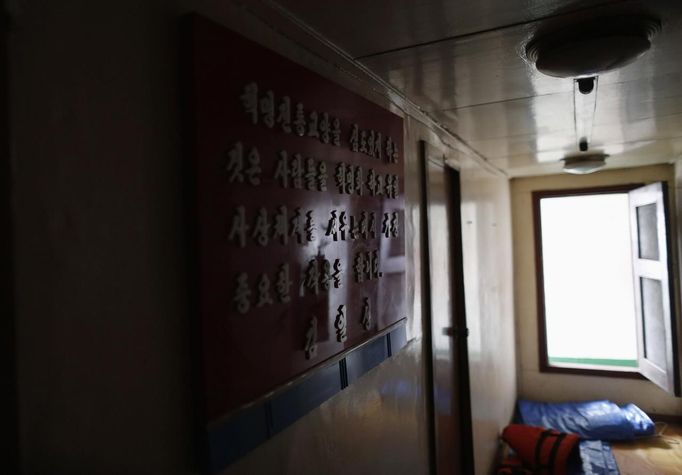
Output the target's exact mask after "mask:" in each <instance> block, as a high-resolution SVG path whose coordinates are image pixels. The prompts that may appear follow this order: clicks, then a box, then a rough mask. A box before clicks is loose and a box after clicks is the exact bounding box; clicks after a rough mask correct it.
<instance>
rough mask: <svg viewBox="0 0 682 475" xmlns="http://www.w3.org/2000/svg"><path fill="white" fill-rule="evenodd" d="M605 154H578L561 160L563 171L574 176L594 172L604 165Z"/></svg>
mask: <svg viewBox="0 0 682 475" xmlns="http://www.w3.org/2000/svg"><path fill="white" fill-rule="evenodd" d="M607 157H608V155H607V154H605V153H601V152H595V153H580V154H576V155H569V156H567V157H566V158H563V159H562V160H563V162H564V171H565V172H566V173H572V174H574V175H586V174H588V173H593V172H596V171H597V170H599V169H601V168H603V167H604V165H606V158H607Z"/></svg>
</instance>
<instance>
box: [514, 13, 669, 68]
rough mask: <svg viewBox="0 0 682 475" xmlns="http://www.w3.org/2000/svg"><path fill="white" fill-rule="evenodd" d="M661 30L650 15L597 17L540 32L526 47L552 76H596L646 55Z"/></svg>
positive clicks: (532, 57)
mask: <svg viewBox="0 0 682 475" xmlns="http://www.w3.org/2000/svg"><path fill="white" fill-rule="evenodd" d="M660 29H661V22H660V21H658V20H657V19H655V18H651V17H646V16H639V15H621V16H610V17H597V18H593V19H590V20H584V21H581V22H580V23H577V24H574V25H568V26H566V27H564V28H560V29H558V30H555V31H551V32H547V33H545V32H542V31H540V32H538V34H537V35H536V37H535V38H534V39H533V40H532V41H531V42H530V43H529V44H528V46H527V47H526V56H527V57H528V59H529V60H530V61H532V62H533V63H534V64H535V66H536V67H537V69H538V71H540V72H541V73H544V74H546V75H548V76H554V77H559V78H577V77H586V76H595V75H597V74H601V73H604V72H606V71H611V70H613V69H616V68H620V67H622V66H625V65H626V64H628V63H631V62H632V61H634V60H635V59H637V58H639V57H640V56H642V55H643V54H644V53H646V52H647V51H648V50H649V48H651V41H652V39H653V37H654V36H655V35H656V34H657V33H658V32H659V31H660Z"/></svg>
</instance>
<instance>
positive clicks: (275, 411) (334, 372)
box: [270, 363, 342, 435]
mask: <svg viewBox="0 0 682 475" xmlns="http://www.w3.org/2000/svg"><path fill="white" fill-rule="evenodd" d="M341 384H342V375H341V365H340V363H337V364H333V365H331V366H327V367H326V368H322V369H319V370H317V371H316V372H315V373H314V374H312V375H311V376H310V377H308V378H307V379H305V380H304V381H302V382H301V383H299V384H297V385H296V386H293V387H291V388H289V389H288V390H287V391H284V392H283V393H280V394H278V395H277V396H275V397H274V398H273V399H272V400H271V401H270V407H271V408H272V434H273V435H274V434H276V433H277V432H279V431H281V430H282V429H284V428H286V427H288V426H289V425H291V424H293V423H294V422H296V421H297V420H298V419H300V418H301V417H303V416H304V415H306V414H307V413H308V412H310V411H311V410H313V409H315V408H316V407H317V406H319V405H320V404H322V403H323V402H325V401H326V400H327V399H329V398H330V397H332V396H334V395H335V394H336V393H338V392H339V391H341Z"/></svg>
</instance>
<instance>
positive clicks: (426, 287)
mask: <svg viewBox="0 0 682 475" xmlns="http://www.w3.org/2000/svg"><path fill="white" fill-rule="evenodd" d="M426 146H427V145H426V142H424V141H423V140H422V141H420V142H419V161H420V164H419V191H420V196H419V201H420V202H421V206H420V208H419V228H420V234H419V235H420V240H421V243H420V245H421V262H422V265H421V302H422V332H423V345H424V346H423V348H424V358H423V360H424V366H425V368H424V369H425V376H426V377H425V378H424V379H425V381H424V383H425V389H426V417H427V421H428V429H429V467H430V470H429V472H430V473H432V474H435V473H436V472H437V461H436V427H435V417H436V413H435V410H434V401H433V357H432V356H433V355H432V352H433V349H432V348H433V346H432V344H431V342H432V339H433V338H432V335H431V275H430V269H431V266H430V255H429V218H428V203H429V201H428V193H427V189H428V171H427V166H428V165H427V164H428V156H427V150H426Z"/></svg>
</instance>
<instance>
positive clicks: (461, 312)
mask: <svg viewBox="0 0 682 475" xmlns="http://www.w3.org/2000/svg"><path fill="white" fill-rule="evenodd" d="M445 170H446V177H447V178H446V179H447V189H448V190H449V192H448V198H449V205H448V210H449V216H448V218H449V219H448V223H449V226H450V253H451V256H452V280H451V286H452V288H451V292H452V302H453V305H454V308H453V313H454V315H453V317H454V318H453V320H454V322H453V324H454V327H455V328H456V329H457V338H458V342H457V347H456V353H457V354H456V363H455V364H457V365H458V371H457V373H458V376H459V384H458V387H459V391H458V392H457V394H458V396H459V411H460V417H459V421H460V429H461V433H460V434H461V446H462V447H461V453H462V473H463V474H473V473H474V435H473V423H472V419H471V384H470V381H469V345H468V343H467V338H468V336H469V330H468V328H467V318H466V305H465V295H464V256H463V252H462V251H463V244H462V192H461V182H460V176H459V172H458V171H457V170H454V169H452V168H449V167H445Z"/></svg>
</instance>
